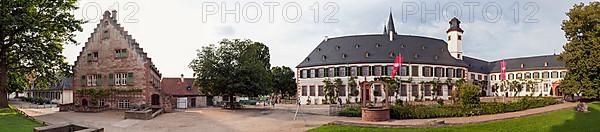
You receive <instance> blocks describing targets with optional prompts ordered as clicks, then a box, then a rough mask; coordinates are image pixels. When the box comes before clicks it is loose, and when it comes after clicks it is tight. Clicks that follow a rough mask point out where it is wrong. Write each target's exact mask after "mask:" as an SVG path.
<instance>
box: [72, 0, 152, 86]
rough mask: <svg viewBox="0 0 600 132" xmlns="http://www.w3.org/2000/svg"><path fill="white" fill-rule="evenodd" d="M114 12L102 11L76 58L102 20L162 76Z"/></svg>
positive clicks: (96, 30) (75, 64)
mask: <svg viewBox="0 0 600 132" xmlns="http://www.w3.org/2000/svg"><path fill="white" fill-rule="evenodd" d="M116 13H117V11H114V10H113V11H112V16H111V12H109V11H105V12H104V15H103V17H102V19H101V20H100V22H99V23H98V24H96V28H94V32H92V33H90V37H88V41H86V42H85V45H84V46H83V47H82V48H81V51H80V52H79V55H78V56H77V58H79V57H80V56H82V55H83V51H85V47H87V46H88V43H89V42H90V41H92V40H93V39H92V37H94V36H95V34H96V33H98V32H99V31H98V27H100V24H101V23H102V22H104V21H107V22H108V23H109V24H111V25H113V26H114V27H115V28H116V29H117V30H118V31H119V32H120V34H121V35H122V37H123V38H125V40H126V41H127V42H128V43H129V47H131V48H132V49H134V51H135V52H136V53H137V54H138V55H139V57H141V58H142V59H143V61H144V62H146V63H148V64H149V65H150V68H152V70H153V71H154V72H156V74H158V76H159V77H160V76H162V75H161V73H160V71H159V70H158V69H157V68H156V66H155V65H154V63H152V58H150V57H148V54H147V53H146V52H144V49H143V48H141V47H140V44H139V43H137V42H136V41H135V39H134V38H133V37H132V36H131V35H130V34H129V33H128V32H127V31H126V30H125V28H124V27H123V26H121V24H119V23H118V22H117V18H115V17H116V16H117V14H116ZM77 61H79V60H75V63H74V65H73V67H75V66H77Z"/></svg>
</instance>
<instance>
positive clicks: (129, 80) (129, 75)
mask: <svg viewBox="0 0 600 132" xmlns="http://www.w3.org/2000/svg"><path fill="white" fill-rule="evenodd" d="M127 85H133V73H132V72H130V73H127Z"/></svg>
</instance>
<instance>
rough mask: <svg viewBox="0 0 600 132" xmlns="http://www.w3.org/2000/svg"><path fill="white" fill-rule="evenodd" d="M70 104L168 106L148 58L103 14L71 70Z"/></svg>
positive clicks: (110, 16) (111, 16)
mask: <svg viewBox="0 0 600 132" xmlns="http://www.w3.org/2000/svg"><path fill="white" fill-rule="evenodd" d="M73 71H74V81H73V83H74V85H73V87H74V100H73V102H74V104H75V106H82V107H88V106H89V107H105V108H106V107H108V109H130V108H132V107H134V106H143V105H145V106H152V107H153V108H165V107H170V104H169V103H168V101H163V100H169V99H168V97H167V96H164V95H165V94H164V93H163V92H161V91H160V78H161V73H160V72H159V71H158V69H157V68H156V67H155V66H154V64H153V63H152V59H151V58H149V57H148V55H147V54H146V53H145V52H144V51H143V49H142V48H141V47H140V45H139V44H138V43H137V42H136V41H135V39H133V37H132V36H131V35H130V34H128V33H127V31H125V30H124V28H123V27H121V25H120V24H119V23H118V22H117V12H116V11H112V13H111V12H109V11H106V12H104V14H103V17H102V19H101V20H100V23H99V24H97V27H96V28H95V29H94V32H93V33H91V36H90V37H89V38H88V41H87V42H86V43H85V45H84V47H83V48H82V50H81V52H80V54H79V56H78V57H77V61H75V65H74V67H73Z"/></svg>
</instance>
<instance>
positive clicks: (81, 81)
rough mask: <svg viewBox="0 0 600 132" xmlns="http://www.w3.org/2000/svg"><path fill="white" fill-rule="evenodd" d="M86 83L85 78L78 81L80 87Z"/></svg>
mask: <svg viewBox="0 0 600 132" xmlns="http://www.w3.org/2000/svg"><path fill="white" fill-rule="evenodd" d="M86 83H87V80H86V79H85V76H83V75H82V76H81V79H80V80H79V84H80V85H81V86H85V84H86Z"/></svg>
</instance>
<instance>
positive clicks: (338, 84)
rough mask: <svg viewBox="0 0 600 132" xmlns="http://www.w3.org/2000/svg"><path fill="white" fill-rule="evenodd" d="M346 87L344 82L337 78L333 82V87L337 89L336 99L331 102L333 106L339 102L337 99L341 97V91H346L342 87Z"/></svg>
mask: <svg viewBox="0 0 600 132" xmlns="http://www.w3.org/2000/svg"><path fill="white" fill-rule="evenodd" d="M342 85H344V82H343V81H342V79H340V78H336V79H335V80H333V87H334V88H335V92H336V94H335V95H334V98H333V99H331V100H333V101H330V103H331V104H336V102H337V101H338V100H337V99H338V98H339V97H340V93H341V92H340V91H342V90H344V87H343V86H342ZM337 103H342V102H337Z"/></svg>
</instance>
